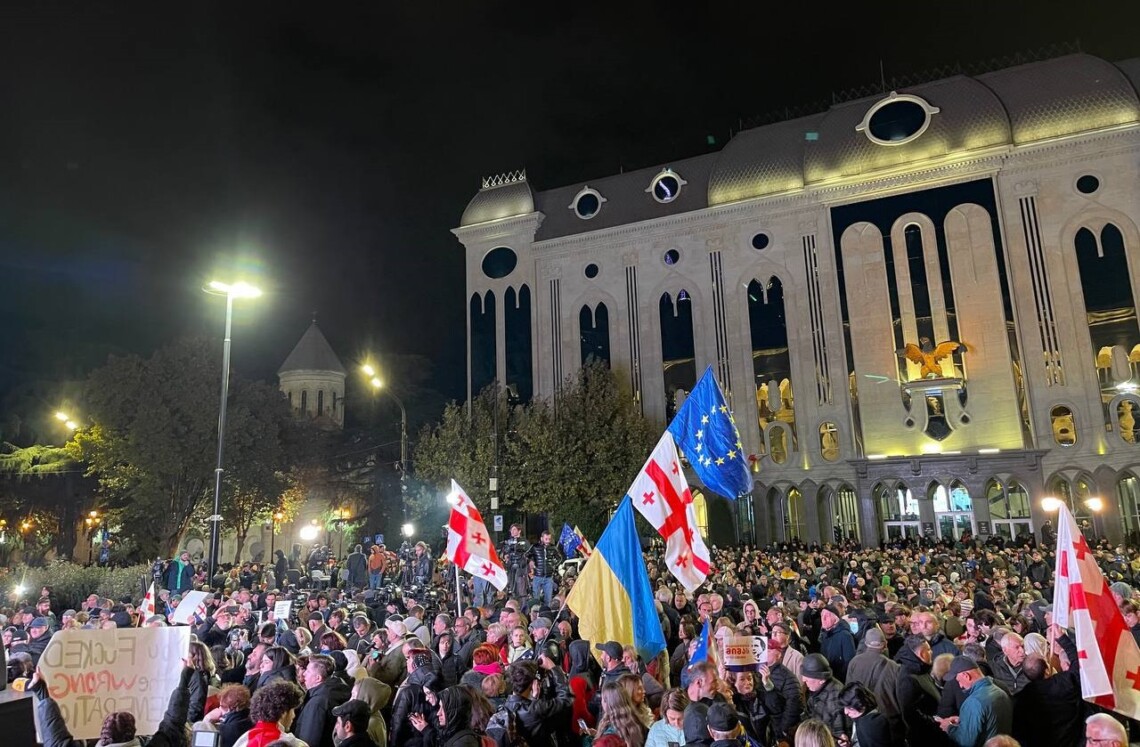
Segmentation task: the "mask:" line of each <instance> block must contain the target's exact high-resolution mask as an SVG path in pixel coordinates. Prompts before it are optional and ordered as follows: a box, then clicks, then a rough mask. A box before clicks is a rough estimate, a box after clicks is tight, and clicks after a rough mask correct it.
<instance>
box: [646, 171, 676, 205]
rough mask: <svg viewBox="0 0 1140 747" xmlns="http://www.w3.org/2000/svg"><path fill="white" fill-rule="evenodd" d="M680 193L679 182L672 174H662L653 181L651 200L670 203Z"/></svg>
mask: <svg viewBox="0 0 1140 747" xmlns="http://www.w3.org/2000/svg"><path fill="white" fill-rule="evenodd" d="M680 193H681V182H680V181H679V180H678V179H677V177H676V176H674V175H673V174H662V175H661V176H659V177H657V178H656V179H654V180H653V199H655V200H657V201H658V202H672V201H673V200H675V199H677V195H679V194H680Z"/></svg>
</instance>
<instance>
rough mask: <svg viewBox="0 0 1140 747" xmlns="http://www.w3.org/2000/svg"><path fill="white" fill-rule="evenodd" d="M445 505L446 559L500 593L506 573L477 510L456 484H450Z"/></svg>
mask: <svg viewBox="0 0 1140 747" xmlns="http://www.w3.org/2000/svg"><path fill="white" fill-rule="evenodd" d="M447 502H448V503H449V504H451V517H450V518H449V519H448V520H447V559H448V560H450V561H451V562H452V563H454V564H455V565H457V566H459V567H460V568H462V569H463V570H465V571H467V572H468V573H470V574H471V575H472V576H477V577H479V578H481V579H483V580H485V581H487V582H488V583H490V584H491V585H493V586H494V587H495V588H496V589H498V590H499V591H502V590H503V589H504V588H506V586H507V570H506V568H504V567H503V561H501V560H499V554H498V553H497V552H495V545H494V544H492V542H491V535H490V533H489V532H488V531H487V525H486V524H485V523H484V522H483V516H482V515H481V514H480V513H479V509H477V508H475V504H474V503H473V502H472V500H471V498H470V497H468V495H467V493H466V492H465V491H464V490H463V488H461V487H459V483H457V482H456V481H455V480H452V481H451V492H450V493H448V494H447Z"/></svg>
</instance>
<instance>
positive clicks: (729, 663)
mask: <svg viewBox="0 0 1140 747" xmlns="http://www.w3.org/2000/svg"><path fill="white" fill-rule="evenodd" d="M767 650H768V639H766V638H761V637H760V636H758V635H751V636H743V637H738V638H729V639H728V640H727V641H725V644H724V667H725V669H727V670H728V671H730V672H755V671H756V670H758V669H759V668H760V665H761V664H763V663H764V662H765V661H766V660H767V658H766V656H765V652H766V651H767Z"/></svg>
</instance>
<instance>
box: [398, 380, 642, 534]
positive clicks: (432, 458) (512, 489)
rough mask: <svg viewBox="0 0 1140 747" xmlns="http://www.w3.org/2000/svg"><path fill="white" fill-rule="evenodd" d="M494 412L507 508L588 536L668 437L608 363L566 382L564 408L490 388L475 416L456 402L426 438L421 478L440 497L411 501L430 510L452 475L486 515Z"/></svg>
mask: <svg viewBox="0 0 1140 747" xmlns="http://www.w3.org/2000/svg"><path fill="white" fill-rule="evenodd" d="M496 406H497V407H498V408H499V419H498V420H499V428H498V432H499V434H500V436H499V438H500V439H501V441H500V445H499V450H500V456H499V465H500V471H499V475H500V478H501V479H500V481H499V494H500V498H501V501H502V503H503V505H505V506H508V507H511V508H514V509H516V510H518V511H523V512H528V513H546V514H548V516H549V517H550V519H551V526H552V527H553V528H554V529H555V530H557V528H558V527H559V526H560V525H561V522H562V521H567V522H569V523H571V524H577V525H578V526H579V527H581V529H582V531H583V532H585V533H586V534H587V535H588V536H590V537H597V535H598V534H599V533H600V531H601V529H602V527H603V526H604V525H605V523H606V521H607V518H608V516H609V514H610V512H611V511H612V510H613V509H614V507H615V506H616V505H617V502H618V500H619V499H620V498H621V497H622V496H623V495H624V494H625V491H626V490H627V489H628V488H629V484H630V482H631V481H632V480H633V478H634V476H635V474H636V473H637V470H638V469H639V468H640V467H641V465H642V464H643V463H644V461H645V459H646V457H647V456H648V455H649V450H650V449H651V448H652V446H653V442H654V440H655V438H656V437H657V436H658V435H659V434H660V432H661V429H660V428H659V427H657V426H655V425H654V424H652V423H650V422H649V421H647V420H646V419H645V418H644V417H643V416H642V415H641V413H640V411H639V409H638V407H637V403H636V402H635V401H634V399H633V397H632V396H631V395H630V393H629V392H628V391H625V390H623V389H622V388H621V386H620V385H619V384H618V381H617V378H616V377H615V376H614V374H613V373H612V372H611V371H610V370H609V369H608V368H606V366H605V364H604V363H591V364H587V365H586V366H584V367H583V368H582V369H580V370H579V372H578V374H577V375H576V376H574V377H571V378H568V379H567V380H566V382H565V384H564V386H563V389H562V391H561V393H560V395H559V398H558V400H557V404H553V403H550V402H543V401H535V402H533V403H531V404H529V405H525V406H519V407H509V406H508V405H507V404H506V400H505V398H504V397H496V396H495V391H494V389H493V388H492V389H488V390H484V391H483V392H482V393H481V394H480V395H479V397H478V398H476V399H475V400H474V401H472V402H471V404H470V412H468V408H467V407H465V406H462V405H458V404H456V403H452V404H450V405H448V406H447V408H446V409H445V410H444V413H443V417H442V419H441V421H440V423H439V424H437V425H436V426H434V427H432V428H427V429H425V430H424V431H423V432H422V433H421V435H420V438H419V440H418V442H417V448H416V454H415V456H416V461H415V466H416V476H417V478H419V480H421V481H423V482H424V483H425V484H426V485H427V486H429V487H434V488H435V489H436V492H434V493H432V492H431V491H430V489H429V490H427V491H420V500H418V501H412V502H410V505H413V506H417V507H420V506H422V507H423V508H422V510H424V511H425V512H426V511H428V510H430V508H431V506H432V505H433V504H432V501H433V500H438V499H437V496H438V495H439V493H438V491H439V490H442V489H445V488H446V487H447V485H448V484H449V481H450V479H451V478H455V479H456V480H457V481H459V483H460V484H461V485H463V487H464V488H465V489H466V490H467V491H468V492H469V494H470V495H471V498H472V499H473V500H474V501H475V503H476V505H477V506H479V508H480V510H481V511H483V513H484V514H486V513H487V508H488V507H489V503H490V495H489V491H488V486H487V476H488V475H489V473H490V468H491V465H493V464H494V463H495V439H494V438H493V437H492V434H494V433H495V427H494V422H495V416H494V413H495V408H496ZM433 496H435V497H434V498H433Z"/></svg>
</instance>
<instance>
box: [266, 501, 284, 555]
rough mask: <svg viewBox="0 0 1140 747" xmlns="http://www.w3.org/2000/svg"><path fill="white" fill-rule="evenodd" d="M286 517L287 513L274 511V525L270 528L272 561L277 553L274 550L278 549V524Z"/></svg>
mask: <svg viewBox="0 0 1140 747" xmlns="http://www.w3.org/2000/svg"><path fill="white" fill-rule="evenodd" d="M284 518H285V514H283V513H281V512H280V511H274V512H273V526H272V527H271V528H270V530H269V558H270V562H272V560H273V556H274V554H275V553H274V552H273V551H274V550H276V549H277V548H276V542H277V526H278V525H279V524H280V523H281V522H282V520H283V519H284Z"/></svg>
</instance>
